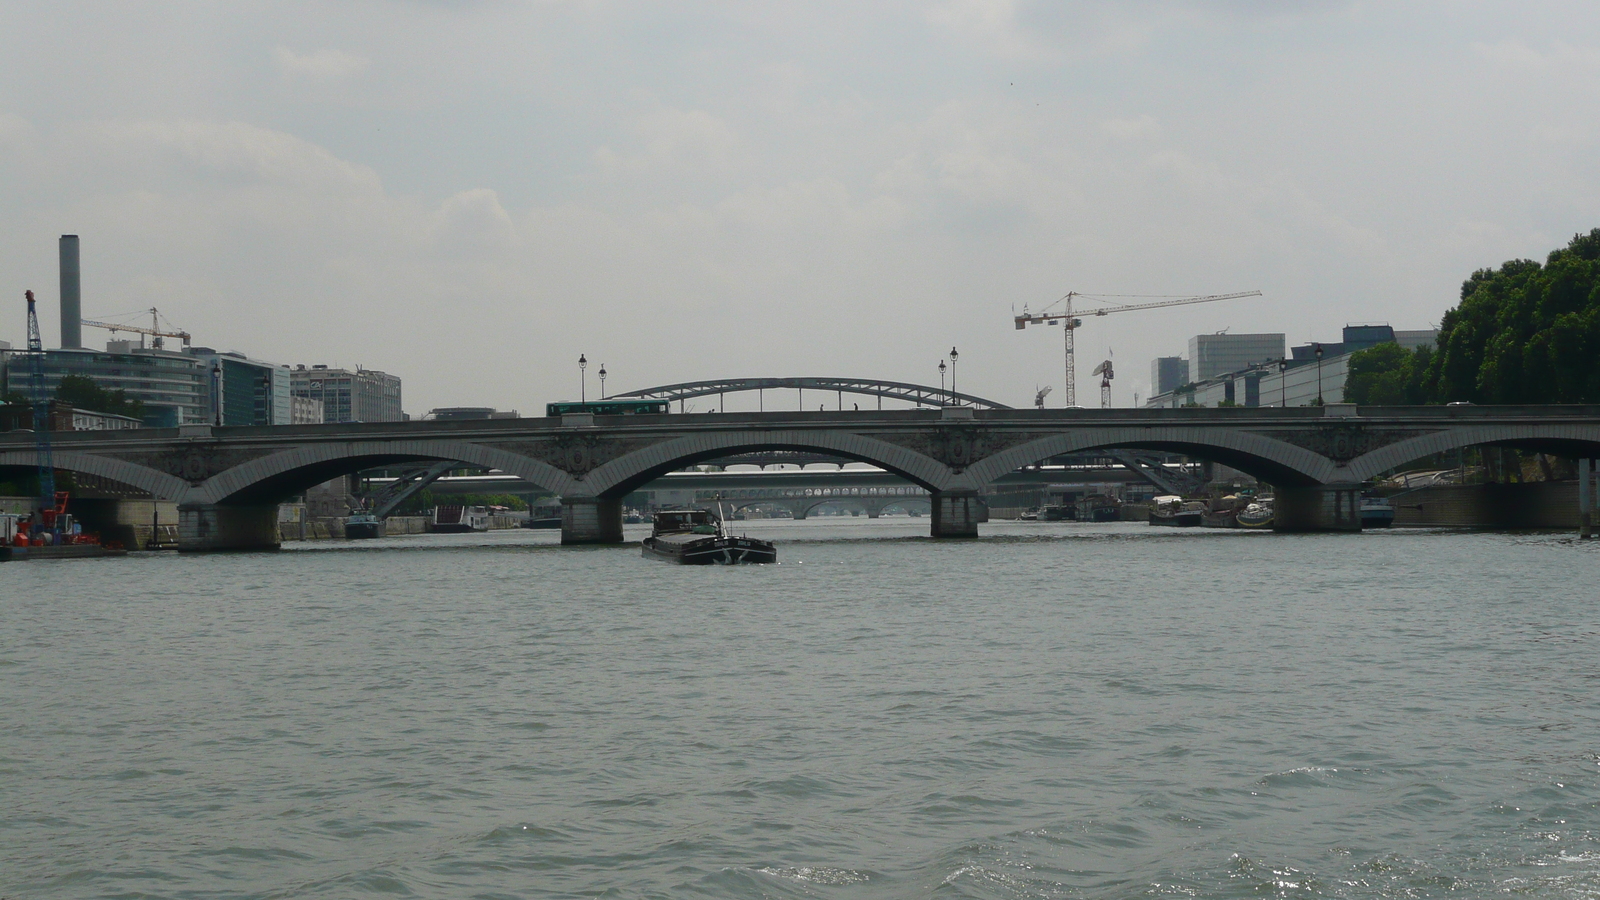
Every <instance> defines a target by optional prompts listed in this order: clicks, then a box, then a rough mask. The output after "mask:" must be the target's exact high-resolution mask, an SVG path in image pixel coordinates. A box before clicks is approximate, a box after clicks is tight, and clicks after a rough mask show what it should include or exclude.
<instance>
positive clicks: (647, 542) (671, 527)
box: [641, 509, 778, 566]
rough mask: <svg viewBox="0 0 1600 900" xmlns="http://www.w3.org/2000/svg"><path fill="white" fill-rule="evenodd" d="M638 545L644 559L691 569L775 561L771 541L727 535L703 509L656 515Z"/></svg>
mask: <svg viewBox="0 0 1600 900" xmlns="http://www.w3.org/2000/svg"><path fill="white" fill-rule="evenodd" d="M641 546H642V550H641V552H642V553H643V555H644V556H647V557H652V558H655V559H664V560H669V561H671V562H677V563H683V564H685V565H691V566H693V565H701V566H704V565H716V564H719V563H720V564H724V565H728V564H733V563H770V562H777V560H778V551H777V549H776V548H775V547H773V546H772V543H771V542H770V541H762V540H757V539H756V538H752V537H745V536H739V537H735V536H733V535H730V534H728V533H727V531H726V530H725V529H724V528H723V527H722V520H721V519H720V518H718V517H717V516H715V515H713V514H712V513H710V512H708V511H706V510H703V509H671V510H666V511H664V512H658V513H656V515H655V524H654V528H653V529H652V530H651V533H650V536H649V537H647V538H645V539H644V541H643V542H642V545H641Z"/></svg>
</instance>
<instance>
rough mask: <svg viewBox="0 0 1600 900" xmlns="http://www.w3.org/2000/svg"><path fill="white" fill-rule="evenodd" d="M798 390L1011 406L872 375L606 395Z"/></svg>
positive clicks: (674, 396)
mask: <svg viewBox="0 0 1600 900" xmlns="http://www.w3.org/2000/svg"><path fill="white" fill-rule="evenodd" d="M767 390H795V391H800V392H802V394H803V393H804V392H805V391H820V392H822V393H827V394H856V395H864V396H868V397H878V398H880V404H879V405H880V407H881V405H882V404H881V398H884V397H887V398H889V399H890V400H904V401H907V402H909V403H915V404H917V405H918V406H971V407H975V408H977V409H1010V408H1011V407H1009V406H1007V405H1005V404H1004V403H996V402H994V401H993V400H985V399H984V398H982V397H974V396H973V395H971V394H958V393H956V392H955V391H947V390H944V389H942V388H936V387H928V386H927V385H924V384H908V383H906V382H902V381H878V380H876V379H871V378H723V379H719V380H716V381H686V382H683V383H682V384H663V385H660V386H658V387H651V388H644V389H642V390H637V391H629V392H627V393H623V394H611V395H610V396H609V397H607V398H606V399H608V400H616V399H630V400H667V401H672V400H677V401H680V402H681V401H683V400H691V399H694V398H695V397H711V396H716V395H720V394H737V393H743V392H747V391H767Z"/></svg>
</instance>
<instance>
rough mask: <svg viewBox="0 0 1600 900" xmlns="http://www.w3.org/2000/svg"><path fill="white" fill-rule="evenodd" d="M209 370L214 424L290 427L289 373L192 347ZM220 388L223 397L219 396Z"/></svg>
mask: <svg viewBox="0 0 1600 900" xmlns="http://www.w3.org/2000/svg"><path fill="white" fill-rule="evenodd" d="M188 353H189V355H191V356H193V357H194V358H195V359H198V360H200V362H201V364H202V365H203V366H204V368H205V372H206V380H205V391H204V395H205V402H206V408H207V409H209V410H210V411H211V417H212V421H213V422H217V421H220V423H221V424H223V425H288V424H289V423H290V422H291V421H292V419H291V415H290V413H291V410H290V403H289V399H290V394H289V369H288V367H287V366H278V365H274V364H273V363H269V362H263V361H262V360H259V359H251V358H249V357H247V356H245V355H244V354H243V353H237V352H233V351H228V352H225V353H224V352H218V351H216V350H213V349H211V348H210V347H192V348H190V349H189V350H188ZM219 388H220V390H221V396H220V398H219V397H218V395H217V390H218V389H219Z"/></svg>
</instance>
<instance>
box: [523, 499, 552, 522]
mask: <svg viewBox="0 0 1600 900" xmlns="http://www.w3.org/2000/svg"><path fill="white" fill-rule="evenodd" d="M522 527H523V528H560V527H561V504H559V503H547V504H543V505H541V506H530V507H528V517H527V518H526V519H523V520H522Z"/></svg>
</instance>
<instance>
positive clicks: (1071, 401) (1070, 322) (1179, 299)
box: [1012, 291, 1261, 407]
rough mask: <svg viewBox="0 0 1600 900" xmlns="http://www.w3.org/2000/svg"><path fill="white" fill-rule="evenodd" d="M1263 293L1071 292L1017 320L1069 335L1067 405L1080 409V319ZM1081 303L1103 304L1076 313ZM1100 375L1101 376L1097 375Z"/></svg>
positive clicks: (1024, 312)
mask: <svg viewBox="0 0 1600 900" xmlns="http://www.w3.org/2000/svg"><path fill="white" fill-rule="evenodd" d="M1259 296H1261V292H1260V291H1244V292H1242V293H1238V294H1208V295H1206V296H1203V297H1185V296H1182V295H1179V294H1080V293H1078V292H1077V291H1068V292H1067V295H1066V296H1065V297H1062V298H1061V299H1060V300H1057V301H1056V302H1055V303H1052V304H1050V305H1049V306H1047V307H1045V309H1044V311H1043V312H1039V313H1030V312H1028V307H1026V306H1024V307H1022V315H1020V316H1013V317H1012V318H1013V320H1014V321H1015V322H1016V324H1017V330H1018V331H1021V330H1022V329H1024V328H1027V327H1028V326H1029V325H1061V326H1063V328H1062V331H1064V332H1065V334H1064V335H1063V339H1064V340H1065V341H1066V345H1067V349H1066V359H1067V390H1066V398H1065V399H1066V401H1067V406H1068V407H1073V406H1077V405H1078V391H1077V384H1076V382H1077V371H1076V369H1075V367H1074V363H1073V360H1072V336H1073V334H1074V333H1075V332H1076V331H1077V330H1078V329H1079V328H1082V327H1083V319H1081V318H1079V317H1080V316H1109V315H1111V314H1112V313H1123V312H1133V311H1134V310H1136V309H1159V308H1161V307H1167V306H1188V305H1190V304H1192V303H1212V302H1214V301H1217V300H1237V299H1238V298H1240V297H1259ZM1144 299H1150V300H1154V302H1152V303H1121V302H1117V301H1121V300H1144ZM1078 300H1087V301H1090V302H1092V303H1098V304H1101V305H1100V306H1093V307H1090V308H1088V309H1082V308H1079V309H1074V308H1073V303H1074V301H1078ZM1056 303H1065V304H1066V306H1065V308H1064V309H1063V311H1062V312H1058V313H1052V312H1050V310H1052V309H1054V308H1055V306H1056ZM1096 374H1099V373H1096Z"/></svg>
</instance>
